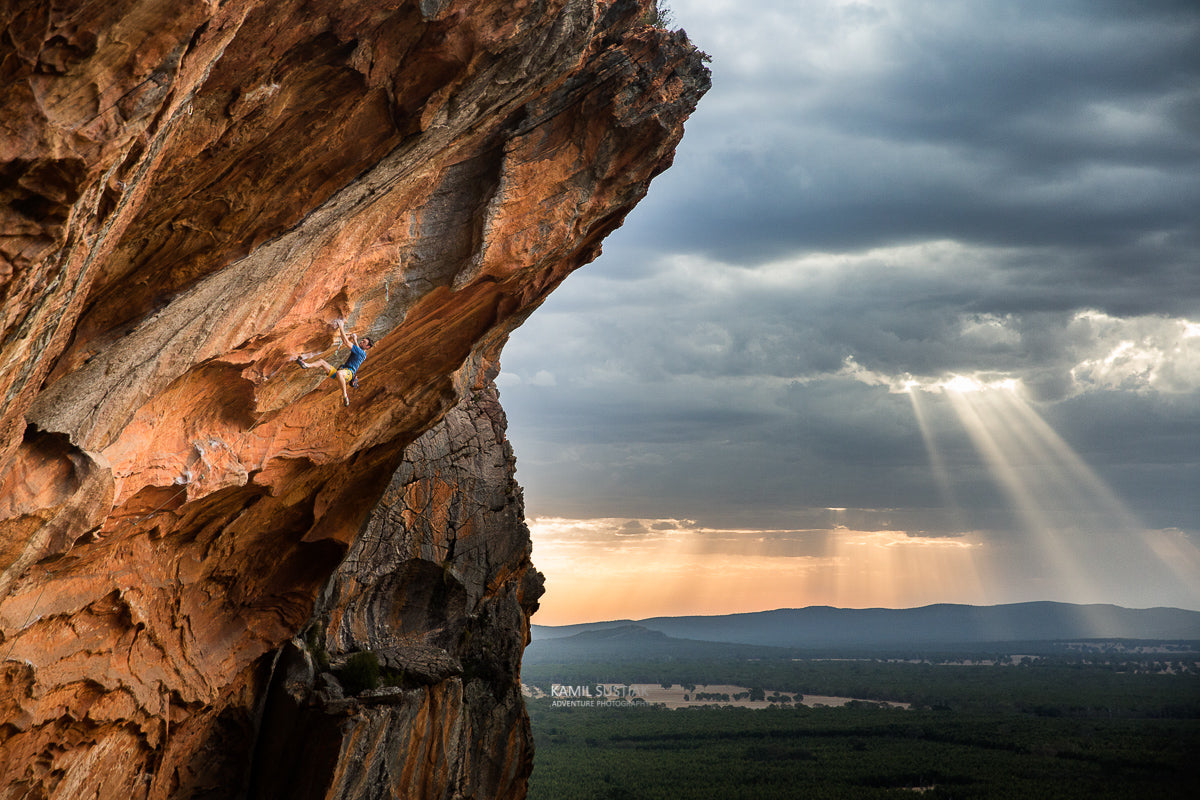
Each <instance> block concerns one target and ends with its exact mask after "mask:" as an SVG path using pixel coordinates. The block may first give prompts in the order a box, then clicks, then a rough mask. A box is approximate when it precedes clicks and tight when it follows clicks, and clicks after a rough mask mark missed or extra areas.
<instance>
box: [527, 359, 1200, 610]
mask: <svg viewBox="0 0 1200 800" xmlns="http://www.w3.org/2000/svg"><path fill="white" fill-rule="evenodd" d="M903 390H904V391H906V392H907V393H908V395H909V398H910V400H911V402H912V409H913V414H914V417H915V419H916V421H917V424H918V427H919V428H920V432H921V436H922V438H923V439H924V442H925V446H926V449H927V452H928V454H929V459H930V466H929V468H930V469H931V471H932V477H933V478H934V480H935V481H936V482H937V484H938V488H939V490H940V492H941V495H942V503H943V505H944V508H942V509H939V511H941V512H942V513H943V514H944V515H945V518H946V519H948V520H950V521H951V525H952V526H953V527H954V528H955V529H957V532H953V531H952V532H951V533H949V534H948V535H929V534H927V533H925V532H922V531H906V530H898V529H895V526H894V523H895V521H896V520H895V518H894V515H893V514H891V513H888V512H886V510H884V511H879V510H871V509H836V508H826V509H809V510H808V511H809V512H817V513H812V514H808V519H810V524H812V522H811V521H815V520H819V521H818V522H816V524H818V525H821V527H817V528H811V529H800V530H756V529H745V530H738V529H714V528H705V527H701V526H699V525H697V524H696V523H695V522H692V521H689V520H679V519H628V518H616V519H563V518H556V517H540V518H537V517H535V518H532V519H530V520H529V527H530V531H531V533H532V535H533V542H534V552H533V558H534V564H535V565H536V567H537V568H538V569H539V570H541V572H542V573H543V574H544V575H545V576H546V595H545V596H544V597H543V598H542V601H541V609H540V610H539V611H538V613H537V615H536V616H535V618H534V622H535V623H537V624H539V625H569V624H574V623H581V622H598V621H605V620H615V619H646V618H649V617H657V616H685V615H718V614H733V613H742V612H752V611H764V610H770V609H775V608H799V607H804V606H813V605H828V606H836V607H840V608H872V607H887V608H912V607H917V606H922V605H930V604H934V603H966V604H973V605H991V604H995V603H1006V602H1019V601H1023V600H1058V601H1061V602H1071V603H1082V604H1087V603H1116V604H1119V605H1127V606H1130V607H1146V606H1149V605H1162V604H1163V603H1161V602H1156V598H1158V597H1160V596H1161V595H1160V594H1158V593H1157V589H1158V586H1156V582H1157V584H1158V585H1161V586H1169V587H1175V588H1174V589H1173V591H1174V596H1177V597H1180V598H1184V600H1183V602H1180V603H1177V604H1178V605H1180V606H1181V607H1194V608H1200V594H1197V587H1200V548H1197V547H1196V546H1195V545H1194V544H1193V543H1192V542H1191V541H1190V539H1189V538H1188V536H1186V535H1185V534H1184V533H1183V532H1182V531H1176V530H1164V531H1153V530H1147V529H1145V528H1144V527H1143V526H1142V525H1141V523H1140V522H1139V521H1138V520H1137V519H1136V518H1135V517H1134V516H1133V514H1131V513H1130V512H1129V511H1128V510H1127V509H1126V507H1125V506H1124V505H1123V504H1122V502H1121V500H1120V499H1119V498H1118V496H1117V494H1116V493H1115V492H1114V491H1113V490H1112V489H1111V488H1110V487H1109V486H1107V485H1106V484H1105V483H1104V481H1103V480H1101V479H1100V477H1099V476H1097V475H1096V473H1095V472H1093V471H1092V469H1091V468H1090V467H1088V465H1087V464H1086V463H1085V462H1084V460H1083V459H1082V458H1081V457H1080V456H1079V455H1078V454H1077V453H1075V451H1074V450H1072V449H1071V447H1070V446H1069V445H1068V444H1067V443H1066V442H1065V441H1064V440H1063V439H1062V438H1061V437H1060V436H1059V435H1058V434H1057V433H1056V432H1055V431H1054V430H1053V429H1052V428H1051V426H1050V425H1049V424H1048V423H1047V422H1046V421H1045V420H1043V419H1042V417H1041V416H1039V415H1038V413H1037V412H1036V411H1035V410H1034V409H1033V408H1032V407H1031V406H1030V405H1029V404H1028V403H1027V402H1025V400H1024V399H1022V398H1021V396H1020V394H1019V385H1018V384H1016V383H1015V382H1013V381H998V382H991V383H985V382H981V381H979V380H974V379H969V378H963V379H954V380H949V381H943V382H941V383H938V384H934V385H931V386H929V387H925V388H922V387H920V386H918V385H916V384H915V382H909V384H906V385H905V386H904V387H903ZM922 392H925V393H933V394H938V395H941V396H943V397H944V398H945V399H946V401H947V403H948V407H949V409H952V410H953V412H954V415H955V416H956V417H957V419H958V422H959V423H961V425H962V426H963V428H964V429H965V430H966V432H967V434H968V435H969V438H970V440H971V442H972V443H973V444H974V446H975V449H976V450H977V451H978V453H979V455H980V457H981V459H982V463H983V464H984V465H985V466H986V467H987V468H988V470H989V471H990V473H991V475H992V477H993V479H994V480H995V481H996V483H997V485H998V486H999V487H1000V488H1001V489H1002V490H1003V491H1004V494H1005V495H1006V496H1007V498H1008V502H1009V507H1010V508H1011V509H1012V510H1013V512H1014V517H1015V519H1016V521H1017V523H1018V527H1017V529H1015V530H1008V531H974V530H968V529H967V528H966V526H965V524H963V520H964V519H965V514H964V513H962V511H961V509H959V508H957V505H956V502H955V496H954V488H953V482H952V470H951V469H950V467H949V466H948V465H947V464H946V463H945V459H944V458H943V455H942V453H941V450H940V449H939V447H938V443H937V441H936V437H935V435H934V432H933V430H932V427H931V425H930V423H929V420H928V414H929V409H927V408H925V407H924V406H923V403H925V400H924V399H923V398H921V397H919V396H918V395H919V394H920V393H922ZM851 520H854V522H852V523H851ZM873 520H878V523H879V529H875V530H866V529H861V528H864V527H866V526H870V525H873V524H874V523H873V522H872V521H873ZM848 524H852V525H853V526H854V527H853V528H851V527H849V525H848ZM1130 574H1137V575H1142V576H1145V579H1144V580H1143V581H1141V582H1139V583H1137V584H1134V583H1131V582H1130V581H1129V580H1128V576H1129V575H1130ZM1114 589H1115V590H1116V593H1114Z"/></svg>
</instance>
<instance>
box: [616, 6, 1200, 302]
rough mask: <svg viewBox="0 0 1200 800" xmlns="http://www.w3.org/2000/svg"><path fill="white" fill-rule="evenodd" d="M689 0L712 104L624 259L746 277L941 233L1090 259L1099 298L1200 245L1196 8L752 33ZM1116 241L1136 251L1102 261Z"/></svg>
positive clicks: (990, 9) (826, 9)
mask: <svg viewBox="0 0 1200 800" xmlns="http://www.w3.org/2000/svg"><path fill="white" fill-rule="evenodd" d="M677 5H678V9H677V17H678V18H679V19H680V20H687V26H686V27H687V28H688V31H689V33H690V34H691V35H692V37H693V38H694V39H695V40H696V41H697V42H698V43H699V44H700V46H701V47H705V48H707V49H709V50H710V52H712V54H713V56H714V61H713V68H714V75H715V79H714V89H713V91H712V93H711V95H710V96H709V97H708V98H706V99H705V101H704V102H703V103H702V104H701V107H700V109H699V111H698V112H697V115H696V117H695V118H694V119H693V123H692V125H691V127H690V129H689V133H688V136H687V137H686V138H685V140H684V144H683V146H682V148H681V151H680V154H679V158H678V160H677V167H676V169H675V170H673V171H672V172H670V173H668V174H667V175H666V176H664V178H663V179H662V183H663V184H665V186H663V187H656V191H655V194H654V195H653V196H652V197H651V198H649V199H648V201H647V204H648V208H647V209H646V211H645V213H644V214H642V215H640V216H639V217H637V218H636V219H635V220H631V231H630V232H629V238H628V241H629V242H630V243H631V244H638V245H642V246H645V247H647V248H650V249H658V248H662V249H667V250H671V251H688V250H692V251H698V252H702V253H705V254H708V255H710V256H713V257H716V258H720V259H724V260H729V261H736V262H739V263H747V262H750V261H762V260H768V259H773V258H778V257H780V256H782V255H784V254H788V253H793V252H795V251H797V250H822V249H829V250H857V249H861V248H864V247H870V246H878V245H884V244H890V243H897V242H912V241H920V240H925V239H930V238H947V239H953V240H956V241H963V242H974V243H984V244H991V245H1007V246H1021V247H1033V246H1040V247H1050V246H1066V247H1070V248H1072V249H1074V248H1077V247H1081V246H1082V247H1086V248H1091V249H1093V250H1094V251H1096V252H1094V253H1093V254H1092V255H1093V257H1091V258H1081V259H1078V260H1077V261H1076V262H1075V263H1074V264H1073V268H1074V270H1075V271H1076V272H1077V273H1085V274H1089V275H1091V276H1093V279H1095V280H1099V281H1102V282H1103V281H1106V280H1110V279H1111V278H1110V276H1111V275H1113V274H1118V275H1119V274H1122V273H1127V272H1128V271H1130V270H1132V269H1137V270H1140V271H1142V272H1143V273H1148V274H1146V275H1145V277H1147V278H1148V279H1154V278H1159V277H1169V275H1163V274H1162V273H1164V272H1166V273H1169V272H1170V271H1171V270H1172V268H1173V267H1172V265H1173V264H1174V263H1177V262H1176V261H1175V260H1173V259H1169V258H1168V259H1164V258H1163V256H1164V253H1162V252H1161V251H1162V250H1163V249H1164V248H1165V249H1169V248H1170V244H1169V243H1164V241H1163V240H1164V239H1167V240H1169V239H1171V238H1181V237H1182V238H1188V239H1192V240H1193V241H1192V242H1190V244H1194V238H1195V235H1196V225H1197V215H1196V214H1195V213H1194V209H1195V208H1196V207H1197V205H1198V204H1200V169H1198V167H1197V160H1198V156H1200V125H1198V124H1197V119H1198V117H1200V12H1197V10H1196V8H1195V6H1194V4H1193V5H1191V6H1190V7H1189V5H1188V4H1184V3H1179V4H1166V3H1163V4H1154V5H1152V6H1143V5H1141V4H1132V3H1130V4H1124V5H1120V6H1118V5H1116V4H1113V5H1103V4H1102V5H1099V6H1098V5H1097V4H1094V3H1062V2H1057V3H1040V2H1039V3H1022V4H1001V3H994V4H980V3H973V4H970V5H964V6H958V5H955V4H946V3H916V2H911V3H886V4H879V5H878V6H876V7H875V8H873V9H870V8H861V7H855V6H853V5H850V4H846V5H839V4H823V3H814V4H811V5H806V7H805V8H803V9H796V10H792V4H790V3H788V4H782V3H756V4H755V6H754V9H753V10H752V11H751V12H750V15H751V17H752V18H751V19H750V20H747V21H742V22H740V23H739V30H742V31H743V36H744V37H745V38H744V39H742V38H738V37H737V36H735V35H734V34H732V33H731V32H730V31H729V30H728V27H729V19H728V9H727V8H726V7H725V6H724V5H722V4H706V3H695V4H693V3H683V2H680V3H678V4H677ZM788 18H791V19H794V20H796V22H795V29H794V30H791V31H788V33H791V34H793V36H790V37H789V36H787V35H775V29H776V28H778V27H780V26H779V24H778V23H779V20H780V19H788ZM756 20H757V23H756ZM864 20H866V21H865V22H864ZM797 37H798V38H797ZM710 42H711V44H710ZM746 48H753V49H754V54H755V57H754V58H749V57H748V56H747V53H746ZM814 51H815V52H814ZM696 129H699V130H696ZM1147 239H1153V241H1146V240H1147ZM1114 247H1117V248H1123V249H1125V250H1127V251H1128V254H1127V255H1128V257H1127V258H1125V259H1122V260H1121V261H1120V262H1118V263H1113V262H1112V261H1110V260H1107V259H1105V258H1103V257H1102V255H1101V252H1100V251H1101V250H1102V249H1104V248H1114ZM1135 259H1136V260H1137V261H1136V263H1133V262H1134V260H1135ZM1192 296H1193V297H1195V295H1192Z"/></svg>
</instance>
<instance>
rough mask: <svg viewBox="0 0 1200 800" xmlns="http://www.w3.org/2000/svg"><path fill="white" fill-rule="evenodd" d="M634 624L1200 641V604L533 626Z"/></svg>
mask: <svg viewBox="0 0 1200 800" xmlns="http://www.w3.org/2000/svg"><path fill="white" fill-rule="evenodd" d="M633 625H636V626H638V627H640V628H643V629H646V630H647V631H654V632H658V633H661V634H664V635H666V636H669V637H672V638H678V639H690V640H697V641H705V642H719V643H729V644H744V645H759V646H767V647H790V648H808V647H830V646H839V645H853V646H878V645H905V644H941V643H956V644H963V643H986V642H1012V641H1053V640H1064V639H1184V640H1189V639H1190V640H1200V611H1188V610H1184V609H1179V608H1146V609H1130V608H1122V607H1121V606H1115V605H1105V604H1093V605H1078V604H1073V603H1058V602H1051V601H1038V602H1028V603H1011V604H1007V605H997V606H971V605H957V604H937V605H929V606H922V607H920V608H906V609H892V608H864V609H854V608H833V607H831V606H809V607H807V608H783V609H776V610H773V611H758V612H750V613H742V614H725V615H719V616H688V617H652V618H650V619H643V620H636V621H635V620H613V621H610V622H595V623H584V624H580V625H563V626H545V625H534V626H533V640H534V641H535V642H536V641H545V640H550V639H562V638H564V637H572V636H576V635H578V634H581V633H591V632H598V631H603V630H606V629H619V628H624V629H625V630H626V631H628V629H629V626H633ZM587 638H592V637H587Z"/></svg>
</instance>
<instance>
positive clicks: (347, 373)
mask: <svg viewBox="0 0 1200 800" xmlns="http://www.w3.org/2000/svg"><path fill="white" fill-rule="evenodd" d="M339 372H340V373H342V377H343V378H345V379H346V383H349V382H350V381H352V380H354V370H352V369H335V368H333V367H330V368H329V377H331V378H332V377H333V376H334V375H337V374H338V373H339Z"/></svg>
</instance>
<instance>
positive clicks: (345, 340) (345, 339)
mask: <svg viewBox="0 0 1200 800" xmlns="http://www.w3.org/2000/svg"><path fill="white" fill-rule="evenodd" d="M336 324H337V331H338V336H341V337H342V344H344V345H346V347H353V346H354V345H356V344H358V336H356V335H355V334H353V333H352V334H350V335H349V336H347V335H346V323H344V322H342V321H341V320H340V319H339V320H338V321H337V323H336Z"/></svg>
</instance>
